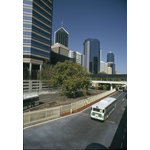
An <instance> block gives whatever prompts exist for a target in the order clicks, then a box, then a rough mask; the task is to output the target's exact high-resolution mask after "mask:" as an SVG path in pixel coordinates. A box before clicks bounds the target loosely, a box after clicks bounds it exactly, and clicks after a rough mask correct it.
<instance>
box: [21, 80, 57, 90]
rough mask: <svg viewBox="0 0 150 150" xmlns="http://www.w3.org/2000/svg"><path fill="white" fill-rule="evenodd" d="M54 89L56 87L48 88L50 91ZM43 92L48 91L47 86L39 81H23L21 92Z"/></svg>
mask: <svg viewBox="0 0 150 150" xmlns="http://www.w3.org/2000/svg"><path fill="white" fill-rule="evenodd" d="M56 89H57V87H53V88H50V90H56ZM44 90H48V86H47V85H46V83H42V82H41V81H40V80H23V92H39V91H44Z"/></svg>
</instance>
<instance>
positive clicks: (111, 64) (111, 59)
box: [107, 52, 115, 74]
mask: <svg viewBox="0 0 150 150" xmlns="http://www.w3.org/2000/svg"><path fill="white" fill-rule="evenodd" d="M107 63H108V67H109V68H108V69H109V70H110V68H111V69H112V71H111V72H109V74H115V64H114V54H113V53H112V52H109V53H108V54H107Z"/></svg>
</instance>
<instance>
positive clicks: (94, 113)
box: [91, 97, 116, 121]
mask: <svg viewBox="0 0 150 150" xmlns="http://www.w3.org/2000/svg"><path fill="white" fill-rule="evenodd" d="M115 108H116V98H113V97H107V98H105V99H103V100H101V101H100V102H98V103H96V104H94V105H92V108H91V118H94V119H98V120H102V121H104V120H106V119H107V118H108V117H109V115H110V114H111V113H112V112H113V111H114V110H115Z"/></svg>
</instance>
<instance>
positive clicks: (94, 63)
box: [82, 39, 100, 74]
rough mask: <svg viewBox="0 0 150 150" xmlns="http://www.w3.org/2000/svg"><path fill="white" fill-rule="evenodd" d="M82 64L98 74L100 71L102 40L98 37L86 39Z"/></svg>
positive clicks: (89, 70)
mask: <svg viewBox="0 0 150 150" xmlns="http://www.w3.org/2000/svg"><path fill="white" fill-rule="evenodd" d="M82 60H83V61H82V66H84V67H86V68H87V71H88V72H91V73H93V74H97V73H98V72H99V71H100V41H99V40H98V39H86V40H85V41H84V43H83V59H82Z"/></svg>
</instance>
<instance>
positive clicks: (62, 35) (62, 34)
mask: <svg viewBox="0 0 150 150" xmlns="http://www.w3.org/2000/svg"><path fill="white" fill-rule="evenodd" d="M54 40H55V43H60V44H62V45H64V46H66V47H68V40H69V33H68V32H67V31H66V30H65V29H64V28H63V27H61V28H60V29H58V30H57V31H55V39H54Z"/></svg>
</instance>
